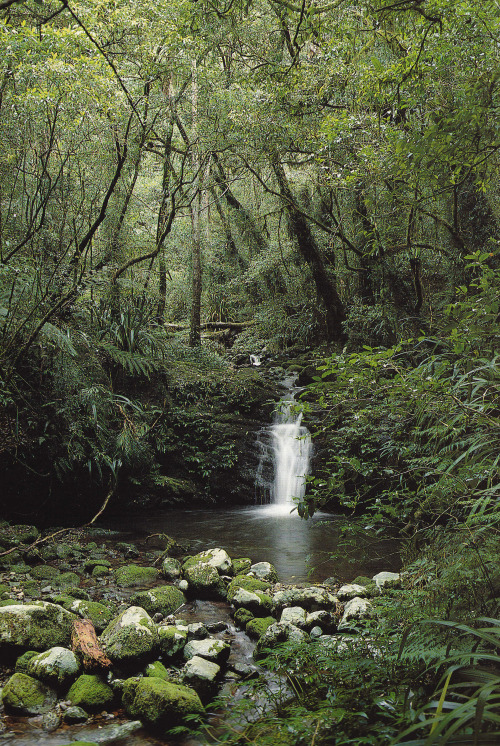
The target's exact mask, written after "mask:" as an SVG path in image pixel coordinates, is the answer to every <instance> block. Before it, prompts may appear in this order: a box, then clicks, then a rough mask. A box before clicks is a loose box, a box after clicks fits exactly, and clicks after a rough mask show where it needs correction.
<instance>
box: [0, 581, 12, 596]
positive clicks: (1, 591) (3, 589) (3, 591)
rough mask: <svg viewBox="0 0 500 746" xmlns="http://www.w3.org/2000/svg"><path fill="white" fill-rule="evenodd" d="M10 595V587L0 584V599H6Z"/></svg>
mask: <svg viewBox="0 0 500 746" xmlns="http://www.w3.org/2000/svg"><path fill="white" fill-rule="evenodd" d="M9 593H10V586H8V585H6V584H5V583H0V598H6V597H7V596H8V595H9Z"/></svg>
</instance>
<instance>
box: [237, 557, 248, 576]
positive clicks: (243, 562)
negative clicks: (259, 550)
mask: <svg viewBox="0 0 500 746" xmlns="http://www.w3.org/2000/svg"><path fill="white" fill-rule="evenodd" d="M251 566H252V560H251V559H249V558H248V557H238V558H237V559H234V560H233V569H234V574H235V575H240V574H241V575H243V574H244V573H245V572H248V571H249V570H250V568H251Z"/></svg>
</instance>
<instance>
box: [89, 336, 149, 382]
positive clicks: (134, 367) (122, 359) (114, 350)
mask: <svg viewBox="0 0 500 746" xmlns="http://www.w3.org/2000/svg"><path fill="white" fill-rule="evenodd" d="M101 348H102V349H103V350H104V351H105V352H106V353H107V354H108V355H109V357H110V358H111V359H112V360H113V362H115V363H117V364H118V365H119V366H120V367H122V368H123V370H125V371H126V372H127V373H129V374H130V375H132V376H145V377H146V378H149V376H150V375H151V373H152V372H153V371H155V370H158V368H159V367H160V365H159V363H157V362H156V361H154V360H151V359H150V358H146V357H144V356H143V355H140V354H139V353H137V352H128V351H127V350H120V349H119V348H118V347H116V345H114V344H112V343H111V342H101Z"/></svg>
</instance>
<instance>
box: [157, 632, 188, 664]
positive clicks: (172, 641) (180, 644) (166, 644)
mask: <svg viewBox="0 0 500 746" xmlns="http://www.w3.org/2000/svg"><path fill="white" fill-rule="evenodd" d="M158 636H159V638H160V653H161V655H162V656H164V657H165V658H173V657H174V656H176V655H177V654H178V653H180V652H181V650H183V649H184V646H185V644H186V642H187V636H188V633H187V629H179V628H178V627H176V626H175V625H173V624H169V625H165V626H163V625H160V626H159V627H158Z"/></svg>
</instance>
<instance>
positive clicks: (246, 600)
mask: <svg viewBox="0 0 500 746" xmlns="http://www.w3.org/2000/svg"><path fill="white" fill-rule="evenodd" d="M232 602H233V604H234V605H235V606H236V607H241V606H243V607H244V608H245V609H248V610H249V611H251V612H252V614H253V615H254V616H270V614H272V612H273V610H274V602H273V599H272V598H271V596H268V595H267V593H262V591H254V592H252V591H247V590H245V589H244V588H238V589H237V591H236V593H235V594H234V595H233V598H232Z"/></svg>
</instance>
